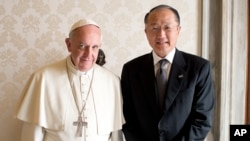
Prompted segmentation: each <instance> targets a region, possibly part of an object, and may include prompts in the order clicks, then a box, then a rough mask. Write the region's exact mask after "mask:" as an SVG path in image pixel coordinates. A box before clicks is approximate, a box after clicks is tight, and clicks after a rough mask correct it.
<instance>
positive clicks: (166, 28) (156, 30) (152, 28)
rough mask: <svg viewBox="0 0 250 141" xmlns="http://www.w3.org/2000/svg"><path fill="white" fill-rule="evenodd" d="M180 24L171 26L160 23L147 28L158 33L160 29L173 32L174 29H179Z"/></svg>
mask: <svg viewBox="0 0 250 141" xmlns="http://www.w3.org/2000/svg"><path fill="white" fill-rule="evenodd" d="M178 27H179V25H174V26H169V25H164V26H162V27H161V26H159V25H150V26H148V27H147V29H148V30H149V31H150V32H151V33H158V32H159V31H162V30H163V31H164V32H166V33H169V32H172V31H176V29H178Z"/></svg>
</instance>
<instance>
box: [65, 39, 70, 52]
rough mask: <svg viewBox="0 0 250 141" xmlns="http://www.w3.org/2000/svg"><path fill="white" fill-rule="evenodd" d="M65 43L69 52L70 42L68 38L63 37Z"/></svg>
mask: <svg viewBox="0 0 250 141" xmlns="http://www.w3.org/2000/svg"><path fill="white" fill-rule="evenodd" d="M65 43H66V45H67V49H68V51H69V52H71V43H70V38H66V39H65Z"/></svg>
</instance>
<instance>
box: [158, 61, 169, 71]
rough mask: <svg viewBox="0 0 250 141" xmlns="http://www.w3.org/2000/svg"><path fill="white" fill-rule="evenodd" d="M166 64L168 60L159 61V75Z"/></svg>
mask: <svg viewBox="0 0 250 141" xmlns="http://www.w3.org/2000/svg"><path fill="white" fill-rule="evenodd" d="M167 62H168V60H166V59H161V60H160V61H159V64H160V67H159V71H160V73H162V71H163V67H164V66H165V64H166V63H167Z"/></svg>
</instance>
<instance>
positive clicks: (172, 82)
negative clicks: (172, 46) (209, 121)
mask: <svg viewBox="0 0 250 141" xmlns="http://www.w3.org/2000/svg"><path fill="white" fill-rule="evenodd" d="M185 66H186V62H185V60H184V58H183V56H182V54H181V52H180V51H178V50H177V49H176V53H175V57H174V60H173V63H172V66H171V71H170V74H169V80H168V84H167V95H166V100H165V110H166V111H167V110H168V109H169V107H170V106H171V105H172V103H173V101H174V100H175V98H176V96H177V95H178V94H179V90H180V89H181V85H182V82H183V80H184V79H185V77H186V70H185Z"/></svg>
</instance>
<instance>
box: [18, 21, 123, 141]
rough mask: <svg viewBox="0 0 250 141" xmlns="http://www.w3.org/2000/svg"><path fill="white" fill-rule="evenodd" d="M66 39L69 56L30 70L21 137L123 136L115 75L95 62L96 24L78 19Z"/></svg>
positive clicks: (84, 139)
mask: <svg viewBox="0 0 250 141" xmlns="http://www.w3.org/2000/svg"><path fill="white" fill-rule="evenodd" d="M65 42H66V45H67V49H68V51H69V52H70V55H69V56H68V57H67V58H65V59H63V60H61V61H59V62H56V63H53V64H50V65H47V66H45V67H43V68H41V69H39V70H38V71H36V72H35V73H33V74H32V76H31V77H30V79H29V80H28V82H27V84H26V87H25V88H24V90H23V95H22V96H21V98H20V102H19V103H18V108H17V112H16V117H17V118H18V119H20V120H21V121H23V127H22V133H21V141H120V140H122V133H121V130H120V129H121V128H122V124H123V123H124V119H123V113H122V97H121V89H120V79H119V77H118V76H116V75H114V74H113V73H111V72H110V71H108V70H106V69H105V68H103V67H100V66H99V65H97V64H95V62H96V59H97V55H98V50H99V48H100V47H101V44H102V35H101V29H100V26H99V25H98V24H96V22H94V21H92V20H90V19H82V20H79V21H78V22H76V23H75V24H73V26H72V28H71V30H70V33H69V38H66V39H65Z"/></svg>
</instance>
